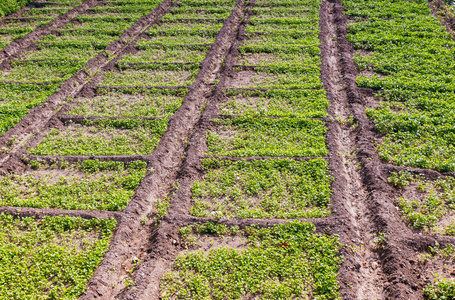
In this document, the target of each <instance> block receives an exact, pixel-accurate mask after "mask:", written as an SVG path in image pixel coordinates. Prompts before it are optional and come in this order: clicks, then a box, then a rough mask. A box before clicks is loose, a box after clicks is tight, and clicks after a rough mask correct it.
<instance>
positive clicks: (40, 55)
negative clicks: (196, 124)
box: [0, 0, 160, 135]
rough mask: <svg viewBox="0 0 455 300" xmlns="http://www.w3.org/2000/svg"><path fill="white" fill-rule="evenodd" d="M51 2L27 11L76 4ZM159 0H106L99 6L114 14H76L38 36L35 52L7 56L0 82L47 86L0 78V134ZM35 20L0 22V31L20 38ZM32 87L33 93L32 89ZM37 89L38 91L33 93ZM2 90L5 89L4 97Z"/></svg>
mask: <svg viewBox="0 0 455 300" xmlns="http://www.w3.org/2000/svg"><path fill="white" fill-rule="evenodd" d="M54 2H56V3H58V4H59V5H57V6H55V5H54V6H52V7H50V8H49V7H44V8H34V9H32V10H31V11H30V14H32V11H33V14H34V15H38V16H42V15H47V14H52V13H54V14H55V16H57V15H58V14H57V9H62V12H60V13H63V12H64V11H67V10H69V9H71V8H72V7H75V6H77V5H79V4H80V3H81V1H67V0H58V1H54ZM159 2H160V1H145V2H144V1H142V2H140V1H136V2H135V1H133V2H131V3H134V4H135V5H136V7H137V10H133V11H129V10H121V9H119V7H122V5H123V4H128V3H130V2H127V1H125V0H116V1H111V2H108V3H107V4H106V5H105V6H103V9H105V10H109V9H119V11H117V12H116V14H117V16H116V17H112V16H110V15H109V14H106V15H103V12H102V11H98V12H100V15H98V16H97V17H94V15H90V14H85V15H80V16H78V17H77V18H76V21H74V22H70V23H69V24H68V25H67V26H65V27H64V28H63V29H59V30H58V31H57V32H53V33H52V34H50V35H47V36H45V37H43V38H42V39H41V40H39V41H38V42H37V44H38V48H39V49H38V51H35V50H31V51H27V52H26V53H25V56H24V58H23V59H21V60H15V61H13V62H12V64H11V66H12V68H11V69H10V70H7V71H2V72H0V81H17V82H33V83H35V82H37V83H52V84H53V85H50V86H48V87H44V88H41V87H36V88H33V87H31V86H28V85H23V84H21V85H14V84H10V85H7V84H1V83H0V84H1V86H0V135H3V134H4V133H5V132H6V131H7V130H8V129H10V128H11V127H13V126H14V125H16V124H17V123H18V122H19V121H20V120H21V119H22V118H23V117H24V116H25V115H27V114H28V111H29V110H30V109H31V108H33V107H35V106H38V105H40V104H42V103H43V102H44V101H45V99H46V98H47V97H48V96H50V95H51V94H52V92H56V91H57V90H58V86H57V84H61V83H62V82H64V81H65V80H67V79H69V78H70V77H72V76H73V75H74V74H75V73H76V72H77V71H78V70H80V69H82V68H84V66H85V64H86V62H87V61H88V60H89V59H91V58H93V57H95V56H96V55H97V54H99V53H100V52H101V51H102V50H104V49H105V47H106V46H108V45H109V44H110V43H112V42H113V41H115V40H116V39H118V37H119V36H120V35H121V34H122V33H123V31H124V30H126V29H127V28H129V27H130V26H131V25H132V24H133V23H134V22H135V19H137V18H139V17H141V16H143V15H145V14H147V13H149V12H150V11H151V10H152V9H153V8H155V7H156V6H157V5H158V4H159ZM95 10H96V9H95ZM119 18H120V20H119ZM51 19H52V18H50V20H51ZM35 23H36V24H35ZM35 23H20V22H16V23H14V26H12V25H11V24H5V26H0V34H2V33H5V34H8V35H15V36H16V37H20V36H23V35H25V34H28V33H29V32H31V31H33V30H34V29H35V28H36V26H39V24H44V23H43V22H42V21H39V22H35ZM34 24H35V25H36V26H35V25H34ZM24 26H25V27H24ZM0 39H1V35H0ZM30 60H39V61H30ZM32 90H35V91H36V92H34V91H33V92H32ZM39 90H42V92H41V93H38V91H39ZM3 91H4V92H3ZM13 91H15V92H18V95H13ZM51 91H52V92H51ZM32 93H33V94H32ZM2 94H7V96H6V95H5V96H3V95H2ZM19 96H20V97H19ZM31 96H32V97H31ZM2 98H3V99H2ZM21 100H22V101H21ZM21 102H22V103H21Z"/></svg>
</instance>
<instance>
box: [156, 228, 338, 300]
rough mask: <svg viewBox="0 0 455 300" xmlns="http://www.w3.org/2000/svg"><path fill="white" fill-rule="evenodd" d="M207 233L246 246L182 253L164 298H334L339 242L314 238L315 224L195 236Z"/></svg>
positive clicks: (167, 277)
mask: <svg viewBox="0 0 455 300" xmlns="http://www.w3.org/2000/svg"><path fill="white" fill-rule="evenodd" d="M205 227H207V226H205ZM207 229H209V230H208V233H209V234H210V233H211V234H212V235H209V236H210V237H213V233H215V234H237V235H238V236H239V235H241V236H242V237H243V239H244V240H245V243H246V245H245V247H244V248H240V247H239V248H232V247H230V246H219V247H214V248H211V249H210V250H207V251H205V252H204V251H200V250H199V251H190V252H187V251H184V252H182V253H180V254H179V256H178V257H177V259H176V260H175V262H174V264H173V268H172V271H170V272H168V273H166V274H165V275H164V277H163V279H162V280H161V285H160V289H161V293H160V294H161V298H162V299H247V298H248V299H270V300H271V299H338V297H339V294H338V282H337V280H336V278H337V271H338V268H339V263H341V259H340V257H339V255H338V251H339V249H340V246H341V245H340V243H339V242H338V237H336V236H333V237H331V236H326V235H322V234H317V233H314V232H313V231H314V225H312V224H310V223H301V222H291V223H287V224H280V225H275V226H274V227H271V228H262V229H261V228H258V227H247V228H246V229H245V230H242V231H238V230H233V231H232V232H229V231H228V230H227V231H226V230H222V231H221V232H220V231H219V229H223V228H217V227H216V226H209V227H208V228H202V230H200V231H199V232H204V231H207ZM194 231H196V230H195V229H191V231H186V232H183V233H185V234H187V235H193V234H194ZM196 232H197V231H196ZM215 238H217V239H219V240H221V241H227V238H223V237H215Z"/></svg>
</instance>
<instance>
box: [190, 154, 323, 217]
mask: <svg viewBox="0 0 455 300" xmlns="http://www.w3.org/2000/svg"><path fill="white" fill-rule="evenodd" d="M203 168H204V169H205V170H207V171H208V173H207V175H206V176H205V177H204V179H203V180H202V181H197V182H195V183H194V185H193V187H192V193H193V201H194V206H193V207H192V209H191V213H192V214H193V215H195V216H197V217H215V218H228V219H230V218H285V219H293V218H318V217H325V216H327V215H328V214H329V213H330V211H329V208H328V205H329V202H330V195H331V190H330V184H331V181H332V177H331V176H330V174H329V171H328V165H327V162H326V161H324V160H322V159H315V160H310V161H294V160H287V159H284V160H257V161H251V162H246V161H235V162H234V161H222V160H217V159H214V160H213V159H206V160H204V161H203Z"/></svg>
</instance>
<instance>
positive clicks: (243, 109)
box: [220, 90, 329, 118]
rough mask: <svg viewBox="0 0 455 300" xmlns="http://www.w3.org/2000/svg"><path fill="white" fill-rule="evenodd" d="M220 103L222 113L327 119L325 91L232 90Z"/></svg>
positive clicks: (327, 103) (327, 104)
mask: <svg viewBox="0 0 455 300" xmlns="http://www.w3.org/2000/svg"><path fill="white" fill-rule="evenodd" d="M228 95H229V96H231V98H230V100H228V101H226V102H223V103H222V104H221V105H220V109H221V114H223V115H237V116H263V117H268V116H271V117H299V118H324V117H326V116H327V108H328V106H329V102H328V100H327V97H326V94H325V91H324V90H317V91H303V90H302V91H288V90H272V91H266V92H260V91H254V92H251V91H240V92H237V91H232V92H229V93H228Z"/></svg>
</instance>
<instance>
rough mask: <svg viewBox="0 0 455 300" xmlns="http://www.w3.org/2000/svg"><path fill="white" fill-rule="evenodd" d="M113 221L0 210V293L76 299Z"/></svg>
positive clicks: (101, 253)
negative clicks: (18, 214)
mask: <svg viewBox="0 0 455 300" xmlns="http://www.w3.org/2000/svg"><path fill="white" fill-rule="evenodd" d="M116 225H117V222H116V220H114V219H106V220H99V219H91V220H84V219H81V218H71V217H68V216H58V217H45V218H44V219H35V218H31V217H29V218H15V217H13V216H11V215H8V214H2V215H0V282H1V283H2V284H1V285H0V298H2V299H77V297H79V296H80V295H82V293H83V292H84V291H85V286H86V284H87V283H88V281H89V279H90V278H91V276H92V275H93V273H94V271H95V269H96V268H97V266H98V264H99V263H100V262H101V260H102V259H103V256H104V254H105V253H106V251H107V249H108V247H109V243H110V240H111V238H112V235H113V230H114V229H115V226H116Z"/></svg>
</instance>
